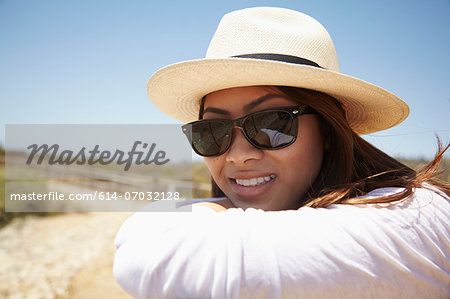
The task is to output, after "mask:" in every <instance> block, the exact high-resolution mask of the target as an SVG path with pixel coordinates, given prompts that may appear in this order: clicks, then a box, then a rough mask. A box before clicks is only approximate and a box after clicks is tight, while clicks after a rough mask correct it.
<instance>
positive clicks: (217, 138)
mask: <svg viewBox="0 0 450 299" xmlns="http://www.w3.org/2000/svg"><path fill="white" fill-rule="evenodd" d="M229 143H230V135H229V130H228V128H227V126H226V124H225V123H223V122H201V123H197V124H194V125H193V126H192V147H193V148H194V150H195V151H197V153H199V154H200V155H203V156H216V155H219V154H221V153H223V152H225V151H226V148H227V147H228V145H229Z"/></svg>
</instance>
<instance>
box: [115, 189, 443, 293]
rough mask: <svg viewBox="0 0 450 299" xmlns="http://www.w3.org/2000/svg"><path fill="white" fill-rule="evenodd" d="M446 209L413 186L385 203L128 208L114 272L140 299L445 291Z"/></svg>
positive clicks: (437, 199)
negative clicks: (270, 208)
mask: <svg viewBox="0 0 450 299" xmlns="http://www.w3.org/2000/svg"><path fill="white" fill-rule="evenodd" d="M386 189H387V188H386ZM376 191H377V190H376ZM383 192H386V191H383ZM375 193H376V192H375ZM375 195H376V194H375ZM449 211H450V204H449V200H448V198H444V197H443V196H440V195H438V194H436V193H434V192H430V191H427V190H425V189H419V190H417V191H416V192H415V194H414V196H412V197H411V198H409V199H408V200H406V201H405V202H403V203H400V204H397V205H395V206H393V207H377V206H374V205H364V206H348V205H333V206H330V207H329V208H326V209H322V208H321V209H313V208H300V209H299V210H296V211H281V212H264V211H262V210H255V209H247V210H245V211H243V210H242V209H229V210H227V211H224V212H219V213H215V212H212V211H211V210H209V209H208V208H206V207H201V206H200V207H199V206H195V207H194V210H193V212H191V213H188V212H184V213H177V212H172V213H163V212H160V213H151V212H148V213H136V214H134V215H133V216H132V217H131V218H130V219H128V220H127V221H126V222H125V223H124V224H123V226H122V227H121V229H120V231H119V232H118V234H117V236H116V247H117V252H116V256H115V260H114V275H115V277H116V279H117V280H118V282H119V283H120V285H121V286H122V287H123V288H124V289H125V290H126V291H127V292H129V293H130V294H132V295H133V296H134V297H139V298H367V297H371V298H372V297H376V298H449V297H450V262H449V255H450V241H449V239H450V235H449V234H450V233H449V231H450V224H449Z"/></svg>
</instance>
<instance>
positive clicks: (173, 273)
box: [114, 8, 450, 298]
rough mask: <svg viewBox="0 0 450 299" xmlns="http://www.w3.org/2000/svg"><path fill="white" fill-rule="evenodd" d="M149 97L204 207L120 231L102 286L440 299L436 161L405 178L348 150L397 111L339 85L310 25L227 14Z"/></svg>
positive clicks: (323, 40)
mask: <svg viewBox="0 0 450 299" xmlns="http://www.w3.org/2000/svg"><path fill="white" fill-rule="evenodd" d="M148 92H149V96H150V98H151V99H152V101H153V102H154V103H155V105H157V106H158V107H159V108H160V109H161V110H162V111H164V112H166V113H168V114H169V115H171V116H173V117H175V118H177V119H179V120H182V121H185V122H188V124H187V125H184V126H183V131H184V132H185V134H186V136H187V137H188V140H189V141H190V143H191V145H192V147H193V149H194V151H195V152H197V153H198V154H199V155H201V156H204V157H205V162H206V164H207V166H208V168H209V170H210V173H211V176H212V180H213V198H212V199H210V200H205V201H204V202H201V203H197V204H194V205H193V212H192V213H179V212H176V213H136V214H135V215H134V216H133V217H131V218H130V219H129V220H127V222H126V223H125V224H124V225H123V226H122V228H121V230H120V231H119V233H118V235H117V237H116V246H117V248H118V250H117V253H116V257H115V263H114V273H115V276H116V278H117V280H118V281H119V283H120V284H121V285H122V286H123V288H124V289H125V290H127V291H128V292H129V293H130V294H132V295H133V296H135V297H143V298H146V297H149V298H153V297H154V298H160V297H167V298H366V297H376V298H448V297H449V296H450V287H449V286H450V275H449V273H450V262H449V254H450V242H449V241H448V240H449V236H450V233H449V231H450V229H449V228H450V224H449V221H448V219H449V213H450V212H449V211H450V204H449V196H450V188H449V186H448V184H445V183H439V182H437V181H435V180H433V173H434V171H435V170H436V167H437V165H438V164H439V161H440V159H441V158H442V156H443V154H444V152H445V150H446V148H445V149H443V148H441V147H440V148H439V153H438V155H437V156H436V158H435V159H434V160H433V161H432V162H431V163H430V164H429V165H428V167H427V168H426V169H425V170H424V171H422V172H419V173H416V172H415V171H413V170H412V169H410V168H408V167H406V166H405V165H403V164H401V163H399V162H398V161H396V160H395V159H393V158H391V157H389V156H388V155H387V154H385V153H383V152H382V151H380V150H378V149H376V148H375V147H373V146H372V145H370V144H369V143H367V142H366V141H364V140H363V139H362V138H361V137H359V134H364V133H370V132H375V131H379V130H383V129H387V128H390V127H392V126H394V125H396V124H398V123H400V122H401V121H403V120H404V119H405V118H406V117H407V115H408V112H409V110H408V106H407V105H406V104H405V103H404V102H403V101H402V100H400V99H399V98H397V97H396V96H395V95H393V94H391V93H389V92H387V91H385V90H383V89H381V88H380V87H377V86H374V85H371V84H369V83H366V82H363V81H361V80H358V79H356V78H352V77H349V76H346V75H343V74H340V73H339V71H338V62H337V58H336V54H335V50H334V46H333V43H332V41H331V38H330V37H329V35H328V33H327V32H326V30H325V29H324V28H323V27H322V26H321V25H320V24H319V23H318V22H317V21H316V20H314V19H312V18H311V17H309V16H306V15H304V14H302V13H299V12H295V11H291V10H287V9H281V8H252V9H245V10H240V11H235V12H232V13H230V14H227V15H226V16H224V18H223V19H222V21H221V23H220V24H219V27H218V29H217V32H216V34H215V35H214V37H213V39H212V41H211V44H210V47H209V49H208V52H207V58H206V59H202V60H195V61H187V62H182V63H179V64H175V65H171V66H168V67H166V68H163V69H161V70H159V71H158V72H157V73H155V74H154V75H153V76H152V78H151V79H150V81H149V84H148ZM216 212H219V213H216Z"/></svg>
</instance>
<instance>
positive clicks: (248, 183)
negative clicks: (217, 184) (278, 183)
mask: <svg viewBox="0 0 450 299" xmlns="http://www.w3.org/2000/svg"><path fill="white" fill-rule="evenodd" d="M274 178H275V175H274V174H271V175H270V176H265V177H257V178H251V179H249V180H241V179H236V184H238V185H241V186H246V187H248V186H257V185H261V184H265V183H267V182H268V181H271V180H273V179H274Z"/></svg>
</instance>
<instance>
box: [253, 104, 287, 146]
mask: <svg viewBox="0 0 450 299" xmlns="http://www.w3.org/2000/svg"><path fill="white" fill-rule="evenodd" d="M293 124H294V119H293V117H292V116H291V115H290V114H289V113H288V112H287V111H268V112H261V113H256V114H254V115H252V116H251V117H249V118H247V119H246V120H245V122H244V130H245V132H246V133H247V135H248V136H249V137H250V138H251V139H252V141H253V142H254V143H255V144H256V145H258V146H260V147H262V148H268V149H270V148H280V147H283V146H285V145H287V144H289V143H291V142H292V140H294V138H295V127H294V126H293Z"/></svg>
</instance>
